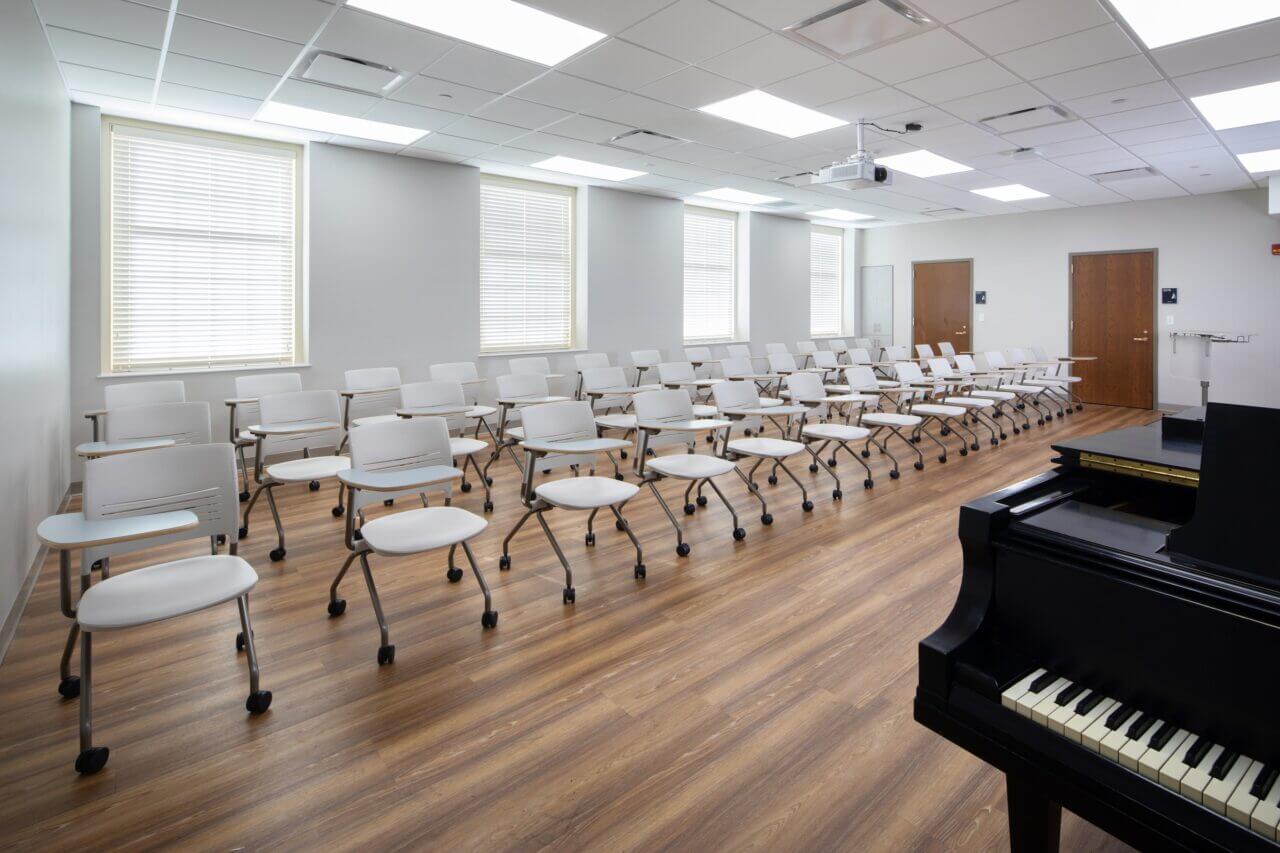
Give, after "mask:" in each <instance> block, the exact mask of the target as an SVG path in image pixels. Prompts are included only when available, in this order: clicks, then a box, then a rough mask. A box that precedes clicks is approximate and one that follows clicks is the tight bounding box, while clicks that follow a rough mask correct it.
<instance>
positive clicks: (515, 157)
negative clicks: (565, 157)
mask: <svg viewBox="0 0 1280 853" xmlns="http://www.w3.org/2000/svg"><path fill="white" fill-rule="evenodd" d="M474 159H476V160H478V161H480V162H487V163H506V164H508V165H511V166H532V165H533V164H534V163H538V162H541V161H542V160H545V159H547V155H546V154H543V153H541V152H539V151H525V150H523V149H521V148H505V147H503V148H490V149H489V150H488V151H486V152H484V153H483V154H480V155H478V156H477V157H476V158H474ZM555 174H560V173H558V172H557V173H555Z"/></svg>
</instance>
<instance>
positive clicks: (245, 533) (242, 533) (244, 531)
mask: <svg viewBox="0 0 1280 853" xmlns="http://www.w3.org/2000/svg"><path fill="white" fill-rule="evenodd" d="M236 535H237V536H238V537H239V538H241V539H244V538H245V537H246V536H248V535H249V528H247V527H241V528H240V530H239V532H238V533H237V534H236Z"/></svg>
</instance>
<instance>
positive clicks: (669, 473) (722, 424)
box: [635, 389, 747, 557]
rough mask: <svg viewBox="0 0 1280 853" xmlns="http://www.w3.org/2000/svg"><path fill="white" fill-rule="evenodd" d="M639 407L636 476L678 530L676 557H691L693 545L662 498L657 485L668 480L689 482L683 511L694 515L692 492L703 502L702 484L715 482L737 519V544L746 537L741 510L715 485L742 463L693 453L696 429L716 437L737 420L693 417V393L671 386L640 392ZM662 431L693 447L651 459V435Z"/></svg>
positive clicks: (704, 502) (657, 434)
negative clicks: (740, 518) (686, 538)
mask: <svg viewBox="0 0 1280 853" xmlns="http://www.w3.org/2000/svg"><path fill="white" fill-rule="evenodd" d="M635 411H636V421H637V424H638V428H639V430H640V446H639V448H638V449H637V450H636V474H637V475H638V476H639V477H640V481H641V483H642V484H644V485H646V486H648V487H649V490H650V491H651V492H653V497H654V499H656V500H657V501H658V506H660V507H662V511H663V512H664V513H665V514H666V516H667V519H668V520H669V521H670V522H671V526H672V527H673V528H674V529H675V531H676V555H677V556H680V557H687V556H689V551H690V547H689V543H687V542H685V541H684V529H683V528H682V527H681V526H680V522H678V521H676V517H675V515H674V514H673V513H672V512H671V508H670V507H669V506H667V502H666V501H665V500H663V499H662V494H661V493H660V492H659V491H658V486H657V483H658V481H659V480H662V479H664V478H670V479H672V480H681V481H685V482H687V483H688V484H689V485H688V486H687V487H686V488H685V490H684V514H685V515H693V514H694V513H695V512H696V511H697V507H696V506H695V504H694V503H693V501H692V500H690V497H691V494H692V492H693V490H694V489H695V488H697V489H698V492H699V500H700V503H701V505H702V506H705V505H706V499H705V498H703V497H702V496H701V491H702V486H703V484H706V485H709V486H711V490H712V491H714V492H715V493H716V496H717V497H719V498H720V502H721V503H723V504H724V505H725V509H727V510H729V515H730V516H731V517H732V518H733V538H734V539H735V540H737V541H739V542H741V541H742V540H743V539H745V538H747V531H746V530H745V529H744V528H743V527H742V526H741V525H740V524H738V512H737V510H735V509H734V507H733V504H732V503H730V502H729V499H728V498H727V497H725V495H724V492H722V491H720V487H719V486H717V485H716V484H715V478H716V477H720V476H723V475H724V474H728V473H730V472H731V471H735V470H737V467H738V466H737V465H736V464H734V463H733V462H731V461H729V460H728V459H724V458H722V457H719V456H708V455H703V454H700V453H694V452H693V450H692V444H693V436H695V435H697V434H698V433H710V434H712V435H714V434H715V433H716V432H719V431H727V430H728V429H729V428H730V427H731V426H732V425H733V422H732V421H728V420H724V419H717V418H703V419H698V418H695V417H694V414H693V404H692V402H690V400H689V395H688V394H686V393H684V392H683V391H678V390H671V389H661V390H657V391H646V392H645V393H643V394H637V395H636V398H635ZM663 432H666V433H668V434H669V435H670V434H672V433H675V434H676V435H677V436H684V437H686V438H685V439H684V440H688V441H689V442H690V448H691V449H690V451H689V452H688V453H672V454H669V455H666V456H656V457H654V458H653V459H648V458H647V454H648V450H649V447H650V441H651V439H654V438H659V437H661V436H662V433H663Z"/></svg>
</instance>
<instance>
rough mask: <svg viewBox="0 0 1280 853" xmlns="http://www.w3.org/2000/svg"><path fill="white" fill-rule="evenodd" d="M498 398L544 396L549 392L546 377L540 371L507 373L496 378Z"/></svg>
mask: <svg viewBox="0 0 1280 853" xmlns="http://www.w3.org/2000/svg"><path fill="white" fill-rule="evenodd" d="M496 381H497V384H498V398H499V399H510V398H512V397H546V396H547V395H548V394H550V393H551V392H550V390H549V386H548V385H547V377H546V376H544V375H542V374H541V373H507V374H505V375H503V376H499V377H498V378H497V380H496Z"/></svg>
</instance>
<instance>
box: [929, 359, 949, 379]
mask: <svg viewBox="0 0 1280 853" xmlns="http://www.w3.org/2000/svg"><path fill="white" fill-rule="evenodd" d="M927 363H928V365H929V375H930V376H937V377H946V376H950V375H951V362H949V361H947V360H946V359H945V358H931V359H929V361H928V362H927Z"/></svg>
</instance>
